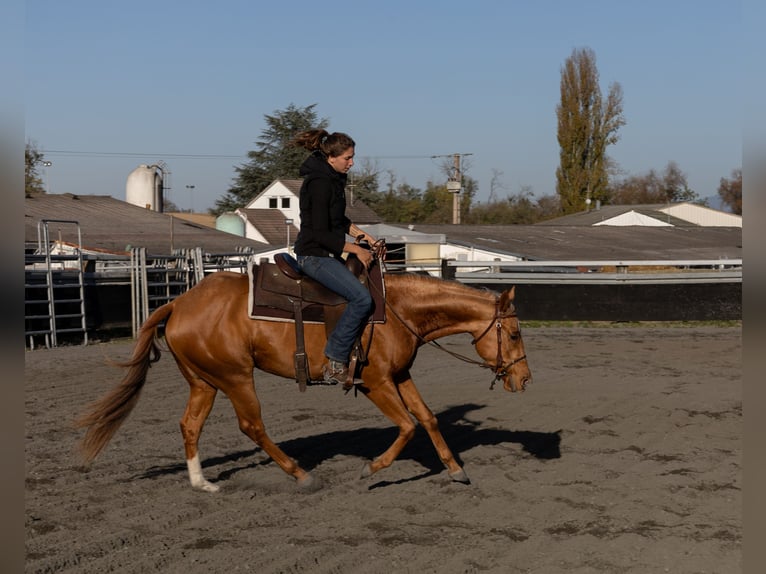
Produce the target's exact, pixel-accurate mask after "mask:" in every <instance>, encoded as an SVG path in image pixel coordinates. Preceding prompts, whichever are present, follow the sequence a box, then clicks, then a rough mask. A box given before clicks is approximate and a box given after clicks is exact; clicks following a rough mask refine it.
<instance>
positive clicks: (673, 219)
mask: <svg viewBox="0 0 766 574" xmlns="http://www.w3.org/2000/svg"><path fill="white" fill-rule="evenodd" d="M656 222H661V225H675V226H677V227H689V226H698V225H701V226H705V227H742V216H741V215H734V214H733V213H726V212H725V211H719V210H717V209H711V208H709V207H705V206H704V205H697V204H695V203H690V202H687V201H684V202H680V203H649V204H640V205H601V206H598V207H596V208H594V209H590V210H588V211H581V212H579V213H571V214H569V215H564V216H562V217H557V218H555V219H548V220H546V221H541V222H539V223H537V224H536V225H556V226H558V225H658V223H656Z"/></svg>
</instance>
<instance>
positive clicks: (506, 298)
mask: <svg viewBox="0 0 766 574" xmlns="http://www.w3.org/2000/svg"><path fill="white" fill-rule="evenodd" d="M515 295H516V286H515V285H514V286H513V287H511V288H510V289H507V290H505V291H503V293H502V294H501V295H500V311H507V310H508V309H509V308H510V307H511V305H512V304H513V298H514V297H515Z"/></svg>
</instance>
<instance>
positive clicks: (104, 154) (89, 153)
mask: <svg viewBox="0 0 766 574" xmlns="http://www.w3.org/2000/svg"><path fill="white" fill-rule="evenodd" d="M41 151H42V153H43V154H44V155H58V156H65V157H78V156H83V157H166V158H173V159H244V158H247V157H248V154H240V155H227V154H210V153H147V152H127V151H123V152H120V151H79V150H60V149H53V150H41ZM359 157H361V158H363V159H433V158H435V157H441V156H433V155H367V156H359Z"/></svg>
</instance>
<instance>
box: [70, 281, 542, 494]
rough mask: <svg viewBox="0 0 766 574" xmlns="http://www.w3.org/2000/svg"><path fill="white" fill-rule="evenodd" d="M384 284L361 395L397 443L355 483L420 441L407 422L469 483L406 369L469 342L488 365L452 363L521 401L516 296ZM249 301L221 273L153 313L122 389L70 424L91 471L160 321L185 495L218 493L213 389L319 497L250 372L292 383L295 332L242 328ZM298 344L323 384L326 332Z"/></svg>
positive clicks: (137, 386)
mask: <svg viewBox="0 0 766 574" xmlns="http://www.w3.org/2000/svg"><path fill="white" fill-rule="evenodd" d="M384 277H385V287H386V299H387V302H386V305H387V311H388V313H387V320H386V322H385V323H381V324H374V325H368V326H367V327H366V329H365V331H364V333H363V335H362V343H363V344H364V346H365V349H367V350H368V351H367V359H368V363H367V364H365V365H364V368H363V369H362V371H361V375H360V376H361V379H362V382H361V383H360V384H359V385H358V386H356V389H358V390H359V391H360V392H361V393H362V394H364V395H365V396H366V397H367V398H368V399H370V400H371V401H372V402H373V403H375V405H376V406H377V407H378V408H379V409H380V410H381V412H382V413H383V414H384V415H386V416H387V417H388V418H389V419H391V421H393V422H394V423H395V424H396V425H397V426H398V427H399V434H398V436H397V438H396V439H395V440H394V442H393V443H392V444H391V446H389V447H388V449H387V450H386V451H385V452H383V453H382V454H381V455H380V456H378V457H377V458H375V459H374V460H372V461H371V462H368V463H367V464H365V466H364V468H363V471H362V477H367V476H370V475H372V474H374V473H375V472H377V471H379V470H381V469H383V468H386V467H388V466H390V465H391V464H392V463H393V461H394V460H395V459H396V457H397V456H398V455H399V454H400V453H401V452H402V449H403V448H404V446H405V445H406V444H407V442H408V441H409V440H410V439H411V438H412V437H413V435H414V432H415V423H414V421H413V420H412V418H411V416H410V414H412V415H414V417H415V419H417V421H418V422H419V423H420V424H421V425H422V426H423V427H424V428H425V430H426V431H427V433H428V435H429V437H430V438H431V441H432V442H433V445H434V447H435V448H436V452H437V453H438V455H439V458H440V459H441V460H442V462H443V463H444V465H445V466H446V468H447V470H448V472H449V476H450V477H451V478H452V479H453V480H455V481H459V482H465V483H468V482H469V480H468V477H467V476H466V474H465V472H464V471H463V469H462V468H461V466H460V465H459V464H458V463H457V462H456V460H455V457H454V456H453V454H452V452H451V451H450V449H449V447H448V446H447V444H446V442H445V440H444V438H443V436H442V434H441V432H440V431H439V428H438V424H437V421H436V417H435V416H434V414H433V413H432V412H431V410H430V409H429V408H428V406H427V405H426V404H425V402H424V401H423V398H422V397H421V395H420V393H419V392H418V390H417V388H415V383H414V382H413V381H412V378H411V376H410V367H411V366H412V364H413V361H414V360H415V356H416V354H417V350H418V348H419V347H420V346H421V345H423V344H425V343H433V344H436V343H435V339H438V338H440V337H445V336H448V335H453V334H457V333H470V334H472V335H473V344H474V345H475V348H476V351H477V353H478V354H479V355H480V356H481V357H482V358H483V359H484V362H483V363H482V362H479V361H475V360H473V359H468V358H467V357H462V356H460V355H456V354H455V353H451V354H453V355H456V356H458V357H459V358H461V359H463V360H468V361H471V362H474V363H476V364H477V365H480V366H482V367H486V368H489V369H491V370H492V371H493V373H494V375H495V380H502V381H503V386H504V388H505V389H506V390H508V391H523V390H524V388H525V386H526V385H527V383H529V382H530V381H531V375H530V371H529V367H528V366H527V360H526V355H525V351H524V344H523V342H522V339H521V334H520V331H519V322H518V319H517V316H516V312H515V308H514V305H513V298H514V289H513V288H512V289H510V290H507V291H505V292H503V293H502V294H496V293H493V292H490V291H486V290H479V289H476V288H472V287H469V286H466V285H463V284H461V283H457V282H453V281H447V280H442V279H436V278H433V277H426V276H420V275H414V274H401V275H400V274H390V273H388V274H385V276H384ZM247 300H248V276H247V275H246V274H239V273H232V272H224V271H222V272H218V273H213V274H211V275H208V276H207V277H205V278H204V279H203V280H202V281H200V282H199V283H198V284H197V285H196V286H194V287H193V288H192V289H190V290H189V291H187V292H186V293H184V294H183V295H181V296H179V297H178V298H176V299H174V300H173V301H171V302H170V303H167V304H165V305H163V306H162V307H160V308H158V309H157V310H156V311H154V312H153V313H152V314H151V315H150V316H149V318H148V319H147V320H146V321H145V323H144V324H143V325H142V327H141V330H140V332H139V334H138V338H137V341H136V345H135V348H134V350H133V354H132V357H131V358H130V359H129V360H127V361H125V362H124V363H121V366H123V367H126V368H127V369H128V370H127V372H126V374H125V376H124V378H123V379H122V382H121V383H120V384H119V385H118V386H116V387H115V388H113V389H112V390H111V391H110V392H108V393H107V394H106V395H105V396H104V397H103V398H101V399H100V400H98V401H97V402H95V403H93V404H92V405H91V406H90V407H89V408H88V409H87V410H86V412H85V413H84V414H83V415H82V416H81V417H80V419H79V420H78V421H77V423H76V424H77V425H78V426H80V427H86V429H87V430H86V433H85V436H84V437H83V439H82V443H81V447H82V454H83V456H84V458H85V460H86V461H87V462H90V461H92V460H93V459H94V458H95V457H96V456H97V455H98V454H99V452H101V450H102V449H103V448H104V447H105V446H106V445H107V443H108V442H109V440H110V439H111V438H112V436H113V435H114V433H115V432H116V431H117V429H118V428H119V426H120V425H121V424H122V422H123V421H124V420H125V419H126V418H127V416H128V415H129V414H130V412H131V410H132V409H133V407H134V406H135V404H136V402H137V401H138V397H139V394H140V391H141V389H142V387H143V385H144V383H145V382H146V376H147V371H148V369H149V366H150V364H151V363H153V362H155V361H157V360H159V358H160V349H159V347H158V346H157V339H158V333H157V330H158V327H159V326H160V325H161V323H162V322H163V321H166V325H165V340H166V342H167V346H168V348H169V350H170V352H171V353H172V354H173V356H174V358H175V360H176V363H177V364H178V368H179V369H180V371H181V373H182V374H183V376H184V377H185V378H186V380H187V381H188V383H189V386H190V395H189V401H188V403H187V405H186V410H185V412H184V414H183V417H182V418H181V433H182V435H183V440H184V446H185V450H186V462H187V467H188V471H189V479H190V481H191V485H192V487H194V488H197V489H201V490H205V491H209V492H215V491H217V490H218V486H217V485H215V484H213V483H211V482H208V481H207V480H206V479H205V477H204V476H203V474H202V466H201V464H200V458H199V452H198V442H199V437H200V433H201V431H202V426H203V424H204V423H205V419H206V418H207V416H208V415H209V414H210V411H211V409H212V407H213V401H214V400H215V397H216V393H217V392H218V391H219V390H220V391H222V392H224V393H225V394H226V395H227V396H228V398H229V399H230V400H231V404H232V406H233V407H234V410H235V412H236V414H237V418H238V420H239V428H240V430H241V431H242V432H243V433H245V434H246V435H247V436H248V437H250V438H251V439H252V440H253V441H255V443H256V444H257V445H258V446H259V447H260V448H262V449H263V450H264V451H265V452H266V453H267V454H268V455H269V456H270V457H271V458H272V460H273V461H274V462H276V463H277V464H278V465H279V466H280V467H281V468H282V470H284V471H285V472H286V473H287V474H289V475H291V476H292V477H294V478H295V479H296V480H297V483H298V486H299V488H302V489H306V490H312V489H314V488H317V487H318V481H314V479H313V478H312V476H311V474H310V473H308V472H307V471H305V470H303V469H302V468H301V467H300V466H298V464H297V463H296V462H295V461H294V460H292V459H291V458H290V457H289V456H287V455H286V454H285V453H284V452H283V451H282V449H280V448H279V446H277V445H276V444H275V443H274V442H272V440H271V438H269V436H268V435H267V434H266V429H265V427H264V424H263V420H262V418H261V406H260V403H259V401H258V397H257V395H256V392H255V385H254V381H253V370H254V368H256V367H257V368H258V369H260V370H263V371H266V372H268V373H273V374H275V375H279V376H283V377H286V378H293V379H294V378H295V366H294V362H293V354H294V352H295V346H296V344H295V327H294V324H293V323H292V322H274V321H266V320H255V319H251V318H249V316H248V311H247ZM305 340H306V353H307V355H308V357H309V365H310V373H309V374H310V377H311V379H312V380H319V379H321V367H322V363H323V361H324V360H325V359H324V357H323V350H324V345H325V341H326V339H325V330H324V326H323V325H321V324H306V325H305ZM437 346H438V344H437ZM336 392H340V389H338V390H337V391H336Z"/></svg>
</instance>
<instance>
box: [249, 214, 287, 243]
mask: <svg viewBox="0 0 766 574" xmlns="http://www.w3.org/2000/svg"><path fill="white" fill-rule="evenodd" d="M237 211H239V212H240V213H242V214H243V215H244V216H245V217H246V218H247V221H248V223H250V224H251V225H252V226H253V227H255V228H256V229H257V230H258V231H259V233H260V234H261V235H263V238H264V239H265V240H266V242H267V243H268V244H269V245H286V242H287V229H286V228H287V227H288V225H287V224H286V223H285V215H284V213H282V212H281V211H280V210H278V209H239V210H237ZM289 227H290V240H291V243H292V242H294V241H295V238H296V237H298V228H297V227H296V226H295V224H290V225H289Z"/></svg>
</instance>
